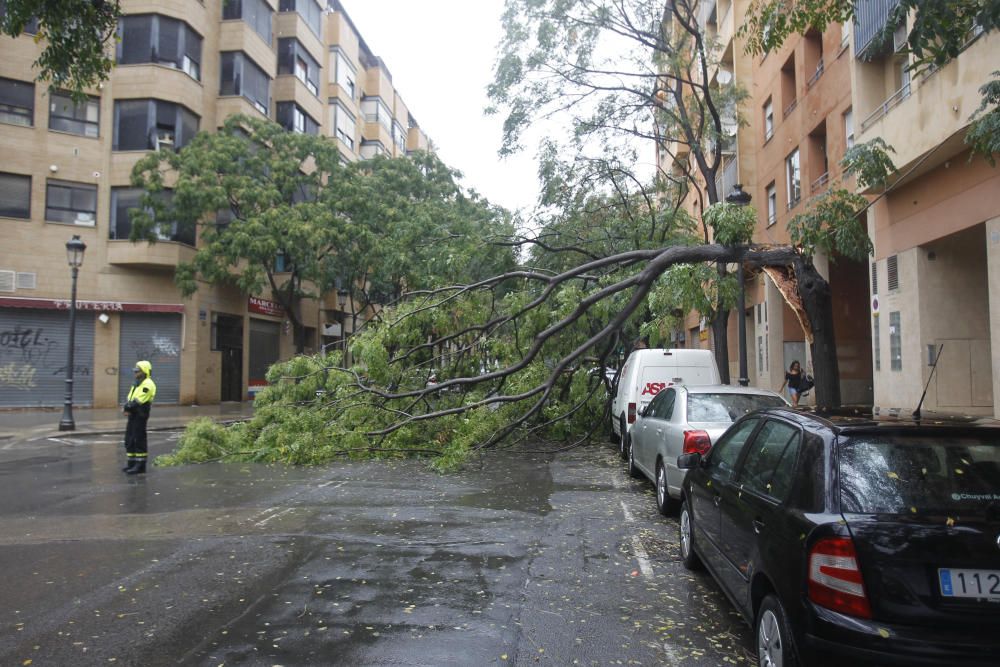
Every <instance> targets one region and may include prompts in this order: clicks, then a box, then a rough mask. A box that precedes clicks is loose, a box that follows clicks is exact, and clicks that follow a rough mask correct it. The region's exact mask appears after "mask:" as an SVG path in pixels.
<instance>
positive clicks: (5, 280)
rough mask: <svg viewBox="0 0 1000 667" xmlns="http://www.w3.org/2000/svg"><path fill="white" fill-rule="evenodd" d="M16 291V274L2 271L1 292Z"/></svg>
mask: <svg viewBox="0 0 1000 667" xmlns="http://www.w3.org/2000/svg"><path fill="white" fill-rule="evenodd" d="M13 291H14V272H13V271H0V292H13Z"/></svg>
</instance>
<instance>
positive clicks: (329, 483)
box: [319, 479, 347, 489]
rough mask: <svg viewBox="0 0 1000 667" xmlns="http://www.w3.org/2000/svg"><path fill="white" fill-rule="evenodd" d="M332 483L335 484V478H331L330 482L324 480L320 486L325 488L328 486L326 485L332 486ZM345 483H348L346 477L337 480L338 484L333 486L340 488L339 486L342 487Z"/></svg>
mask: <svg viewBox="0 0 1000 667" xmlns="http://www.w3.org/2000/svg"><path fill="white" fill-rule="evenodd" d="M331 484H333V480H332V479H331V480H330V481H329V482H323V483H322V484H320V485H319V488H321V489H323V488H326V487H328V486H330V485H331ZM344 484H347V480H346V479H345V480H341V481H339V482H337V486H335V487H333V488H335V489H339V488H340V487H342V486H343V485H344Z"/></svg>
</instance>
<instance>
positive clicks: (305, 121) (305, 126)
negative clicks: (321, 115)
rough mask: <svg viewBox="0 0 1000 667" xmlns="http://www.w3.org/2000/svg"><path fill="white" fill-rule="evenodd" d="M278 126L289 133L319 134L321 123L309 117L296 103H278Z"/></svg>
mask: <svg viewBox="0 0 1000 667" xmlns="http://www.w3.org/2000/svg"><path fill="white" fill-rule="evenodd" d="M276 120H277V121H278V124H279V125H281V126H282V127H283V128H285V129H286V130H288V131H289V132H298V133H299V134H313V135H316V134H319V123H317V122H316V121H314V120H313V119H312V118H310V117H309V114H307V113H306V112H305V111H303V110H302V108H301V107H299V105H298V104H296V103H295V102H278V107H277V118H276Z"/></svg>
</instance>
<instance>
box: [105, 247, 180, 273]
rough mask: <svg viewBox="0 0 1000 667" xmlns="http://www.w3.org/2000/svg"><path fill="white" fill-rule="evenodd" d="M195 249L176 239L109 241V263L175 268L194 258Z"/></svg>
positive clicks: (135, 266) (147, 267) (134, 266)
mask: <svg viewBox="0 0 1000 667" xmlns="http://www.w3.org/2000/svg"><path fill="white" fill-rule="evenodd" d="M194 253H195V249H194V248H193V247H191V246H189V245H187V244H184V243H179V242H175V241H159V242H157V243H149V242H148V241H137V242H135V243H133V242H132V241H128V240H121V241H118V240H111V241H108V264H114V265H117V266H130V267H133V268H145V269H173V268H175V267H176V266H177V265H178V264H180V263H181V262H190V261H191V260H192V259H194Z"/></svg>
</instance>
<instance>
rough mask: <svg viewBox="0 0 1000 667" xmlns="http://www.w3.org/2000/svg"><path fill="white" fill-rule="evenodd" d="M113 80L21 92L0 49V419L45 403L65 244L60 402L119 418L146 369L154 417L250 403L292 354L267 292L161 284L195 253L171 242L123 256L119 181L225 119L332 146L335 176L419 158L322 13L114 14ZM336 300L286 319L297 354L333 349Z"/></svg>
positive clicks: (179, 239)
mask: <svg viewBox="0 0 1000 667" xmlns="http://www.w3.org/2000/svg"><path fill="white" fill-rule="evenodd" d="M123 6H124V10H125V13H126V15H125V16H124V17H123V18H122V20H121V22H120V24H119V37H120V39H119V41H118V42H117V43H116V44H115V45H113V46H112V48H115V49H116V53H115V57H116V62H117V66H116V67H115V68H114V69H113V70H112V72H111V76H110V78H109V80H108V81H106V82H104V83H103V84H102V85H101V86H98V87H97V88H95V89H93V90H91V91H90V99H89V100H88V101H87V102H86V103H84V104H82V105H75V104H73V103H72V101H71V100H70V99H69V98H68V97H67V96H66V95H65V94H63V93H61V92H60V91H58V90H50V89H49V88H48V87H47V86H46V85H44V84H40V83H36V82H35V81H34V71H33V69H32V63H33V62H34V61H35V60H36V59H37V57H38V55H39V53H40V47H39V45H37V44H36V43H35V42H34V40H33V37H32V34H31V27H30V26H29V31H28V32H27V33H26V34H24V35H22V36H20V37H18V38H9V37H0V54H2V57H0V154H2V155H3V161H2V163H0V238H2V239H3V243H2V245H0V407H18V406H55V405H59V404H61V403H62V400H63V391H64V390H63V388H64V378H65V374H66V370H67V369H66V363H67V353H68V349H67V346H68V330H69V316H68V309H69V304H70V287H71V278H70V269H69V267H68V265H67V260H66V248H65V245H66V242H67V241H69V240H70V238H71V237H73V236H79V237H80V239H81V240H83V241H84V242H85V243H86V246H87V249H86V253H85V258H84V262H83V266H82V268H81V269H80V272H79V280H78V295H77V311H78V312H77V324H76V332H75V341H76V344H75V346H74V354H75V359H74V363H73V367H74V377H75V382H74V384H75V386H74V403H75V404H77V405H92V406H95V407H104V406H113V405H116V404H119V403H121V402H122V399H123V396H124V393H125V392H126V390H127V387H128V384H129V383H130V381H131V373H130V369H131V368H132V366H133V365H134V363H135V361H137V360H138V359H149V360H150V361H151V362H152V365H153V377H154V378H155V379H156V381H157V384H158V393H157V401H158V402H162V403H182V404H187V403H203V404H204V403H214V402H219V401H239V400H245V399H247V398H248V397H250V396H252V394H253V392H254V390H255V388H257V387H259V386H260V385H261V384H262V383H263V382H264V372H265V371H266V369H267V367H268V366H269V365H270V364H271V363H273V362H274V361H277V360H279V359H284V358H288V357H290V356H292V355H293V354H294V349H295V347H294V344H293V340H292V331H291V327H290V323H289V321H288V319H287V318H286V317H285V314H284V312H283V311H282V309H281V307H280V305H278V304H277V303H275V301H274V300H273V298H272V296H271V294H269V293H263V294H244V293H240V292H239V291H238V290H236V289H234V288H228V287H215V286H211V285H207V284H202V285H201V286H200V288H199V289H198V291H197V292H196V293H195V294H194V295H192V296H191V297H190V298H182V297H181V295H180V292H179V290H178V289H177V288H176V287H175V286H174V269H175V267H176V265H177V264H178V262H182V261H186V260H189V259H190V258H191V257H192V256H193V253H194V248H195V247H196V244H197V243H198V239H197V238H196V237H195V234H194V233H193V232H187V233H185V232H184V231H181V230H175V232H174V233H172V234H169V235H164V238H163V239H162V240H161V241H159V242H158V243H156V244H152V245H151V244H148V243H132V242H130V241H129V240H128V235H129V231H130V228H131V225H130V222H129V220H128V210H129V209H130V208H132V207H134V206H136V204H137V201H138V192H137V191H135V190H134V189H132V188H131V186H130V183H129V176H130V173H131V170H132V167H133V165H134V164H135V163H136V161H137V160H139V159H140V158H141V157H142V156H143V155H144V154H145V153H146V152H147V151H149V150H152V149H156V148H162V147H165V146H172V147H173V148H175V149H180V148H183V146H184V145H185V144H186V143H187V142H189V141H190V140H191V138H192V137H193V136H194V134H195V133H196V132H198V131H200V130H211V129H213V128H217V127H219V126H220V125H221V124H222V122H223V120H224V119H225V118H226V117H227V116H229V115H231V114H234V113H245V114H250V115H256V116H259V117H267V118H270V119H272V120H275V121H277V122H279V123H280V124H282V125H283V126H285V127H286V128H287V129H288V130H289V131H292V132H308V133H311V134H320V135H323V136H327V137H329V138H330V140H331V141H336V142H337V144H338V147H339V148H340V150H341V152H342V154H343V156H344V159H345V160H356V159H359V158H367V157H371V156H374V155H376V154H386V155H390V156H400V155H405V154H406V153H407V152H408V151H411V150H416V149H427V148H428V146H429V143H428V139H427V137H426V135H425V134H424V133H423V132H422V131H421V130H420V127H419V126H418V124H417V122H416V121H415V120H414V118H413V116H412V115H411V113H410V111H409V109H408V107H407V106H406V104H405V103H404V102H403V100H402V98H401V96H400V95H399V93H398V91H397V90H396V88H395V87H394V85H393V82H392V77H391V75H390V73H389V70H388V68H387V67H386V65H385V63H384V62H382V60H381V59H380V58H378V57H377V56H376V55H374V53H373V52H372V51H371V49H370V48H369V47H368V45H367V44H366V43H365V41H364V39H363V38H362V36H361V35H360V34H359V33H358V31H357V29H356V28H355V26H354V24H353V23H352V22H351V19H350V17H349V16H348V15H347V13H346V12H345V11H344V9H343V7H342V6H341V4H340V3H339V2H338V1H337V0H330V2H329V5H328V6H326V5H324V4H321V3H319V2H317V1H316V0H229V1H228V2H223V0H160V1H158V2H146V1H141V0H125V1H124V2H123ZM343 310H344V307H343V306H342V305H341V304H339V303H337V298H336V296H335V295H334V296H331V297H330V300H329V301H328V302H313V303H312V304H305V305H304V306H303V308H302V312H303V316H304V319H305V323H306V326H307V327H308V328H307V332H306V347H307V348H308V349H309V350H310V351H315V350H317V349H319V348H320V347H321V346H322V345H330V344H337V343H338V342H339V341H340V340H341V338H342V336H343V335H344V332H343V329H342V328H341V323H343V322H346V321H349V319H350V318H347V317H344V312H342V311H343Z"/></svg>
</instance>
